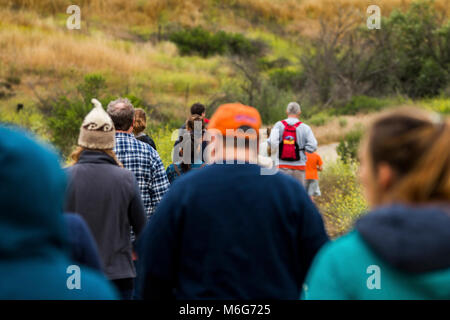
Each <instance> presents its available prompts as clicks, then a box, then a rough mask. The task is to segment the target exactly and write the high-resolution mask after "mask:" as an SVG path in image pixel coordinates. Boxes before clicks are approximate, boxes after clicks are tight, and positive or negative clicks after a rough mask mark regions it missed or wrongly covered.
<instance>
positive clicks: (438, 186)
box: [365, 108, 450, 203]
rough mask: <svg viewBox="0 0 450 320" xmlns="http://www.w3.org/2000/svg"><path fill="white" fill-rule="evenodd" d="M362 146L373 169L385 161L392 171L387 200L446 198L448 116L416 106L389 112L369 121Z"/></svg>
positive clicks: (449, 182) (449, 194)
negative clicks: (444, 116) (439, 115)
mask: <svg viewBox="0 0 450 320" xmlns="http://www.w3.org/2000/svg"><path fill="white" fill-rule="evenodd" d="M433 116H434V118H433ZM365 146H366V149H365V150H366V151H367V152H368V156H369V159H370V162H371V165H372V170H373V172H375V170H376V168H377V166H378V165H379V164H381V163H386V164H388V165H389V166H390V167H391V168H392V169H393V170H394V172H395V174H396V180H395V184H394V186H393V187H392V189H391V190H389V194H388V196H387V197H388V198H389V200H391V201H402V202H407V203H423V202H430V201H443V200H444V201H448V200H449V199H450V123H449V120H448V119H444V118H439V117H438V115H437V114H431V113H428V112H426V111H424V110H421V109H416V108H403V109H399V110H395V111H390V112H388V113H386V114H384V115H382V116H380V117H379V118H378V119H377V120H376V121H375V122H374V123H373V124H372V126H371V128H370V129H369V132H368V134H367V135H366V139H365Z"/></svg>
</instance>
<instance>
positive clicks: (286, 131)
mask: <svg viewBox="0 0 450 320" xmlns="http://www.w3.org/2000/svg"><path fill="white" fill-rule="evenodd" d="M286 113H287V118H286V119H284V120H282V121H278V122H277V123H276V124H275V125H274V127H273V128H272V131H271V133H270V137H269V139H268V142H269V144H270V147H271V150H272V153H275V154H278V157H277V160H278V161H279V163H278V168H279V169H280V170H281V171H282V172H283V173H286V174H288V175H290V176H292V177H294V178H295V179H297V180H298V181H300V182H301V183H302V185H304V184H305V168H306V167H305V165H306V155H305V151H307V152H314V151H316V149H317V140H316V138H315V137H314V134H313V132H312V130H311V128H310V127H309V126H308V125H307V124H305V123H303V122H301V121H300V120H299V117H300V114H301V108H300V105H299V104H298V103H296V102H291V103H289V104H288V105H287V108H286Z"/></svg>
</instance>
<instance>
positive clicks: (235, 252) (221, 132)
mask: <svg viewBox="0 0 450 320" xmlns="http://www.w3.org/2000/svg"><path fill="white" fill-rule="evenodd" d="M260 125H261V118H260V115H259V113H258V111H257V110H256V109H255V108H252V107H248V106H244V105H242V104H239V103H236V104H226V105H222V106H220V107H219V109H218V110H217V111H216V113H215V114H214V115H213V117H212V118H211V121H210V123H209V128H208V130H209V129H211V130H209V131H210V132H211V134H212V137H211V139H212V140H211V143H210V145H209V146H208V149H210V151H211V160H212V162H213V164H211V165H208V166H206V167H205V168H203V169H201V170H196V171H195V172H194V171H192V172H189V173H187V174H185V175H183V176H182V177H180V178H178V181H177V182H176V183H175V184H173V186H172V187H171V189H170V190H169V192H168V193H167V195H166V196H165V197H164V199H163V201H161V203H160V205H159V207H158V209H157V211H156V213H155V215H154V216H153V218H152V220H150V222H149V224H148V225H147V227H146V229H145V231H144V233H143V235H142V236H141V239H140V240H139V241H138V254H139V259H140V260H139V263H138V278H137V281H136V289H137V295H138V297H140V298H143V299H296V298H298V296H299V295H300V290H301V286H302V283H303V280H304V277H305V274H306V272H307V270H308V268H309V265H310V263H311V260H312V259H313V257H314V256H315V254H316V252H317V251H318V250H319V248H320V247H321V246H322V245H323V244H324V243H325V242H326V241H327V235H326V233H325V230H324V226H323V223H322V219H321V217H320V214H319V213H318V212H317V209H316V208H315V206H314V205H313V204H312V202H311V200H310V199H309V197H308V195H307V194H306V192H305V190H304V188H303V187H302V186H301V185H300V183H298V181H296V180H295V179H293V178H292V177H289V176H287V175H284V174H281V173H276V174H274V175H262V174H261V171H262V168H261V167H260V166H258V165H257V164H256V163H257V159H258V133H259V128H260ZM227 129H229V130H227ZM199 199H201V201H199Z"/></svg>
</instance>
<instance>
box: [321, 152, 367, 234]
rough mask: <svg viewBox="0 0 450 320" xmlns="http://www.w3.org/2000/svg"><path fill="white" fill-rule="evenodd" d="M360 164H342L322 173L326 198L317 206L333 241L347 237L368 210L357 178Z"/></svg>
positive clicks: (339, 163)
mask: <svg viewBox="0 0 450 320" xmlns="http://www.w3.org/2000/svg"><path fill="white" fill-rule="evenodd" d="M357 170H358V164H357V163H355V162H352V163H344V162H342V161H340V160H338V161H337V162H335V163H332V164H327V165H326V167H325V169H324V171H323V172H321V173H320V180H319V183H320V189H321V191H322V196H321V197H317V198H316V204H317V206H318V208H319V210H320V212H321V213H322V216H323V218H324V222H325V226H326V229H327V232H328V234H329V235H330V237H331V238H337V237H339V236H342V235H343V234H345V233H347V232H348V231H349V230H350V229H351V228H352V227H353V224H354V222H355V221H356V220H357V219H358V218H359V217H360V216H361V215H363V214H364V213H365V212H366V211H367V209H368V207H367V203H366V201H365V199H364V195H363V192H362V190H361V186H360V184H359V181H358V177H357Z"/></svg>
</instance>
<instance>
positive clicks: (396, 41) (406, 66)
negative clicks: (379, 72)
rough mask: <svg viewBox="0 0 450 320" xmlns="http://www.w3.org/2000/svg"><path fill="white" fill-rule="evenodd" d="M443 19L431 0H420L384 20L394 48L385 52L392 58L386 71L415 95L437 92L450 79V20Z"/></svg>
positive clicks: (403, 89)
mask: <svg viewBox="0 0 450 320" xmlns="http://www.w3.org/2000/svg"><path fill="white" fill-rule="evenodd" d="M440 21H443V20H442V19H440V13H439V12H438V11H436V10H435V9H434V5H433V3H432V1H418V2H414V3H412V4H411V6H410V8H409V9H408V11H406V12H401V11H399V10H395V11H394V12H393V13H392V14H391V15H390V17H389V18H388V19H387V20H386V21H385V22H384V23H383V29H385V30H386V31H385V32H387V33H388V34H389V35H390V36H389V41H390V46H391V48H392V49H391V50H387V51H384V52H383V53H382V54H384V55H386V59H390V61H392V62H393V63H392V68H391V70H389V71H388V72H387V73H391V74H393V75H395V78H396V83H398V85H399V87H400V89H401V90H402V91H403V92H405V93H406V94H408V96H410V97H412V98H415V97H429V96H434V95H437V94H438V93H439V91H440V90H441V89H442V88H444V87H445V86H446V84H447V83H448V81H449V74H448V70H449V69H450V46H449V43H450V41H449V39H450V21H448V20H447V21H446V22H445V20H444V24H441V22H440Z"/></svg>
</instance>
